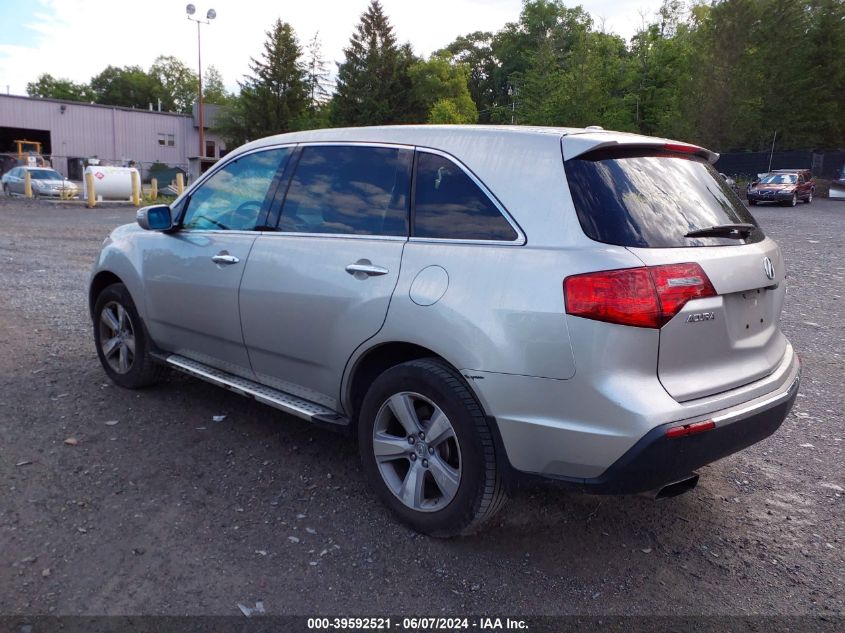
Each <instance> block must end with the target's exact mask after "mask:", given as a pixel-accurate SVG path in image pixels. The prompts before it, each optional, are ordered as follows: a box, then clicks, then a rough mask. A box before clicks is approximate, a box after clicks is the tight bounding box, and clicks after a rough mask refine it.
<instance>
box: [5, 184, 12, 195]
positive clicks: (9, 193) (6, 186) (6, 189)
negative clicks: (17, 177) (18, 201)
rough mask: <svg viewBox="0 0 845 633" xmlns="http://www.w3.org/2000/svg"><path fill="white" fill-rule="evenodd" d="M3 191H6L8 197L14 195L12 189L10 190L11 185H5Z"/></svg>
mask: <svg viewBox="0 0 845 633" xmlns="http://www.w3.org/2000/svg"><path fill="white" fill-rule="evenodd" d="M3 193H5V194H6V197H7V198H11V197H12V192H11V191H9V185H3Z"/></svg>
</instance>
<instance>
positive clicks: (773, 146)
mask: <svg viewBox="0 0 845 633" xmlns="http://www.w3.org/2000/svg"><path fill="white" fill-rule="evenodd" d="M777 137H778V131H777V130H775V135H774V136H773V137H772V151H771V152H769V171H772V157H773V156H774V155H775V139H776V138H777Z"/></svg>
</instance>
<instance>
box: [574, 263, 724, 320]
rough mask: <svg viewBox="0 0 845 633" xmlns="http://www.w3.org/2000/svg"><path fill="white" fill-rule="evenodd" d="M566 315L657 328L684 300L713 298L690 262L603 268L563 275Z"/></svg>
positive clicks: (701, 274) (712, 291) (703, 276)
mask: <svg viewBox="0 0 845 633" xmlns="http://www.w3.org/2000/svg"><path fill="white" fill-rule="evenodd" d="M563 295H564V301H565V304H566V312H567V314H571V315H573V316H580V317H583V318H585V319H593V320H595V321H605V322H607V323H617V324H619V325H633V326H636V327H648V328H660V327H663V326H664V325H665V324H666V323H668V322H669V321H670V320H671V319H672V317H674V316H675V315H676V314H678V312H680V311H681V309H682V308H683V307H684V305H685V304H686V303H687V301H691V300H693V299H700V298H703V297H715V296H716V290H715V289H714V288H713V284H711V283H710V279H708V277H707V275H706V274H705V272H704V271H703V270H702V268H701V266H699V265H698V264H695V263H688V264H668V265H664V266H647V267H641V268H623V269H620V270H606V271H601V272H595V273H586V274H583V275H572V276H571V277H567V278H566V279H564V280H563Z"/></svg>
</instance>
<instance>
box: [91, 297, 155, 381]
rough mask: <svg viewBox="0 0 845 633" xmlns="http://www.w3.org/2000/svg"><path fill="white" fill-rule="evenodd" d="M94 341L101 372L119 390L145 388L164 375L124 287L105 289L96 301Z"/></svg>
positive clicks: (133, 304)
mask: <svg viewBox="0 0 845 633" xmlns="http://www.w3.org/2000/svg"><path fill="white" fill-rule="evenodd" d="M94 341H95V343H96V344H97V356H99V358H100V363H101V364H102V365H103V369H104V370H105V371H106V374H107V375H108V377H109V378H111V379H112V381H114V382H115V383H117V384H118V385H120V386H121V387H126V388H128V389H140V388H142V387H148V386H150V385H152V384H154V383H155V382H156V381H157V380H158V379H159V378H160V377H161V375H162V373H163V371H164V369H163V368H162V367H161V366H160V365H158V364H157V363H155V361H154V360H153V358H152V355H151V354H150V344H149V341H148V340H147V336H146V332H145V330H144V327H143V324H142V323H141V317H140V316H139V315H138V310H137V309H136V308H135V303H134V302H133V301H132V297H131V296H130V295H129V291H128V290H127V289H126V286H124V285H123V284H112V285H110V286H107V287H106V288H105V289H104V290H103V291H102V292H101V293H100V295H99V296H98V297H97V302H96V304H95V305H94Z"/></svg>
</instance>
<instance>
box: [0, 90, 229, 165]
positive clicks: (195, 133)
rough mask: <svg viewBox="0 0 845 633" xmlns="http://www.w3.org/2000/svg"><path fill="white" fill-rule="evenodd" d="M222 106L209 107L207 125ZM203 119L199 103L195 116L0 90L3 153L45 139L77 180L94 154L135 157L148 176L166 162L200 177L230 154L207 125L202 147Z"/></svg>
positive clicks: (48, 152)
mask: <svg viewBox="0 0 845 633" xmlns="http://www.w3.org/2000/svg"><path fill="white" fill-rule="evenodd" d="M216 110H217V106H213V105H206V106H205V116H204V121H205V123H206V125H208V124H209V123H212V124H213V121H214V117H215V114H216ZM198 118H199V117H198V112H197V106H196V104H194V114H193V115H189V114H177V113H173V112H156V111H152V110H135V109H132V108H120V107H115V106H105V105H97V104H92V103H80V102H78V101H60V100H56V99H40V98H33V97H19V96H12V95H0V153H5V154H13V153H14V152H15V151H16V146H15V143H14V142H15V141H17V140H27V141H37V142H40V143H41V145H42V151H41V153H42V155H44V156H45V157H47V158H49V159H50V160H51V162H52V164H53V167H54V168H55V169H56V170H58V171H59V172H61V173H62V174H63V175H65V176H66V177H68V178H70V179H71V180H81V179H82V172H83V169H84V166H85V164H86V162H85V161H87V160H89V159H92V158H96V159H99V160H100V162H101V163H102V164H112V165H127V164H129V162H130V161H134V163H135V164H136V165H138V166H139V167H140V168H141V171H142V174H144V175H146V174H147V172H148V170H149V168H150V166H151V165H152V164H153V163H164V164H166V165H168V166H170V167H178V168H181V169H183V170H184V171H186V172H187V173H188V175H189V178H196V177H197V176H198V175H199V174H200V173H202V172H204V171H205V170H206V169H208V167H210V166H211V165H213V164H214V162H215V161H216V160H217V159H218V158H220V157H222V156H223V155H224V154H225V153H226V148H225V147H224V145H223V143H222V141H221V139H220V138H219V137H217V136H215V135H214V134H213V133H211V132H209V131H208V130H207V129H206V131H205V135H204V136H205V142H204V147H203V150H204V151H203V152H200V148H199V142H200V138H199V137H200V134H199V123H198ZM200 154H202V155H200Z"/></svg>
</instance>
